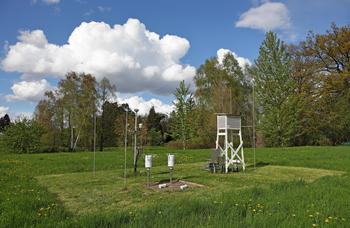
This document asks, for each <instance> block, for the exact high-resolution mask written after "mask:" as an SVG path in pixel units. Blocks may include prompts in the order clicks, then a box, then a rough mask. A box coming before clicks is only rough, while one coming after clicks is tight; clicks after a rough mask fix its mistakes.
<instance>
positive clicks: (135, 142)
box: [134, 109, 139, 172]
mask: <svg viewBox="0 0 350 228" xmlns="http://www.w3.org/2000/svg"><path fill="white" fill-rule="evenodd" d="M138 111H139V110H138V109H135V132H134V172H136V169H135V168H136V150H137V147H136V145H137V141H136V135H137V112H138Z"/></svg>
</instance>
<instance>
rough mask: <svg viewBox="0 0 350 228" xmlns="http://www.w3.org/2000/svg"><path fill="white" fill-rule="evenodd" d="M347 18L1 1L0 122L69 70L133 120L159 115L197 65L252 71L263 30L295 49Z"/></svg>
mask: <svg viewBox="0 0 350 228" xmlns="http://www.w3.org/2000/svg"><path fill="white" fill-rule="evenodd" d="M349 12H350V0H284V1H267V0H235V1H233V0H217V1H212V0H202V1H194V0H192V1H189V0H186V1H183V0H177V1H168V0H147V1H141V0H128V1H119V0H94V1H92V0H2V1H0V28H1V32H0V116H3V115H4V114H5V113H8V114H9V115H10V118H12V119H13V118H16V117H20V116H28V117H29V116H31V115H32V113H33V111H34V110H35V106H36V105H37V103H38V101H39V100H40V99H43V94H44V92H45V91H47V90H54V89H55V87H57V82H58V81H59V80H61V79H62V78H64V77H65V75H66V73H68V72H71V71H75V72H84V73H90V74H92V75H93V76H95V77H96V79H97V80H98V81H99V80H101V79H102V78H103V77H106V78H108V79H109V80H110V81H111V82H112V83H113V84H115V85H116V87H117V99H118V102H119V103H125V102H127V103H128V104H129V105H130V106H131V108H133V109H134V108H138V109H140V113H141V114H146V113H148V111H149V109H150V108H151V107H152V106H154V107H155V110H156V111H157V112H162V113H169V112H170V111H171V110H172V109H173V105H172V102H173V100H174V97H173V95H172V94H173V92H174V90H175V88H176V87H177V86H178V85H179V83H180V81H182V80H185V82H186V84H192V88H194V87H193V80H192V79H193V77H194V75H195V72H196V69H197V68H198V67H199V66H200V65H201V64H203V63H204V62H205V60H206V59H209V58H211V57H218V59H219V60H220V59H222V57H223V56H224V54H226V53H227V52H232V53H233V54H234V56H235V57H236V58H237V59H238V62H239V63H240V64H241V65H242V66H243V65H245V64H254V60H255V59H256V58H257V57H258V54H259V46H260V44H261V42H262V41H263V40H264V38H265V33H266V32H267V31H274V32H276V33H277V34H278V37H279V38H281V39H282V40H284V41H285V42H286V43H295V44H297V43H299V42H300V41H302V40H305V37H306V35H307V33H308V31H310V30H312V31H313V32H315V33H325V31H326V30H327V29H329V28H330V25H331V23H332V22H335V23H336V25H337V26H345V25H349V24H350V13H349Z"/></svg>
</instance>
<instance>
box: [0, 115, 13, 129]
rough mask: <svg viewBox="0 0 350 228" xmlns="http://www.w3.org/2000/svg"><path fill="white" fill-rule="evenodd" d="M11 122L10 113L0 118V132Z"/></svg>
mask: <svg viewBox="0 0 350 228" xmlns="http://www.w3.org/2000/svg"><path fill="white" fill-rule="evenodd" d="M10 123H11V121H10V117H9V115H7V114H5V115H4V116H3V117H1V118H0V132H3V131H4V130H5V128H6V127H7V126H9V125H10Z"/></svg>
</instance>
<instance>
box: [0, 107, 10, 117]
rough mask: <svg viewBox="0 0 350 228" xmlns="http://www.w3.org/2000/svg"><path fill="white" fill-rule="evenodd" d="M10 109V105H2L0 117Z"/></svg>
mask: <svg viewBox="0 0 350 228" xmlns="http://www.w3.org/2000/svg"><path fill="white" fill-rule="evenodd" d="M8 111H9V107H4V106H0V117H3V116H4V115H5V114H6V113H8Z"/></svg>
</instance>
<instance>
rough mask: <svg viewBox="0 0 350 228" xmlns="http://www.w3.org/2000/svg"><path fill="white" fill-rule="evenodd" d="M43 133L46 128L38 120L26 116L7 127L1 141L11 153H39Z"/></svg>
mask: <svg viewBox="0 0 350 228" xmlns="http://www.w3.org/2000/svg"><path fill="white" fill-rule="evenodd" d="M43 133H44V128H43V127H42V126H41V125H40V124H39V123H38V122H37V121H35V120H28V119H26V118H24V119H22V120H17V121H15V122H14V123H11V124H10V125H9V126H8V127H7V128H6V130H5V131H4V134H3V135H2V137H1V141H2V144H3V145H4V147H5V148H6V149H7V150H8V151H9V152H11V153H37V152H39V151H40V137H41V135H42V134H43Z"/></svg>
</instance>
